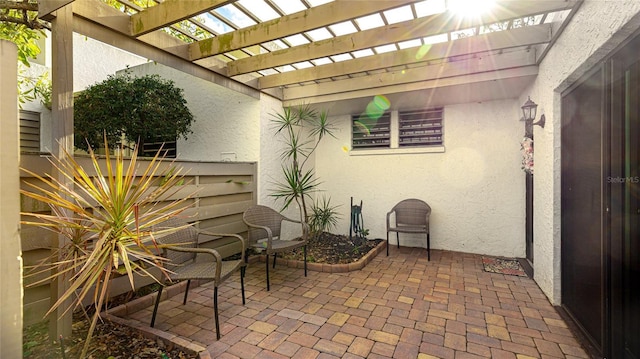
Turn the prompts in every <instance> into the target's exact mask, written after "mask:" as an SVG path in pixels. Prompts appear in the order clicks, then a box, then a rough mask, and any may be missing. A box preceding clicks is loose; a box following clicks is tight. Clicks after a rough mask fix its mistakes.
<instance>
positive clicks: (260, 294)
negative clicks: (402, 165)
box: [129, 247, 587, 359]
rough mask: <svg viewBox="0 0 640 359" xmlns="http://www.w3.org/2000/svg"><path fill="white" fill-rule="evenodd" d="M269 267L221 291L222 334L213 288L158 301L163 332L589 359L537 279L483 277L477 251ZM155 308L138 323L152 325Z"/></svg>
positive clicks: (241, 343) (277, 350) (283, 354)
mask: <svg viewBox="0 0 640 359" xmlns="http://www.w3.org/2000/svg"><path fill="white" fill-rule="evenodd" d="M270 272H271V291H270V292H267V291H266V285H265V271H264V263H253V264H251V265H250V266H249V268H248V270H247V276H246V294H247V302H246V305H244V306H243V305H242V300H241V297H240V279H239V275H236V276H234V278H232V279H231V280H229V281H227V282H225V283H224V284H223V285H222V287H221V288H220V293H219V295H220V321H221V323H220V326H221V334H222V338H221V339H220V341H216V339H215V332H214V331H215V329H214V328H215V325H214V322H213V300H212V296H213V288H212V287H211V286H209V285H207V284H204V285H202V286H200V287H197V288H193V289H191V290H190V292H189V300H188V302H187V304H186V305H182V297H183V296H182V295H180V294H178V295H174V296H172V297H170V298H169V299H168V300H165V301H163V302H162V303H161V304H160V309H159V313H158V317H157V320H156V329H160V330H163V331H166V332H168V333H170V334H174V335H177V336H179V337H181V338H183V339H185V340H188V341H191V342H193V343H194V344H198V345H201V346H203V347H206V348H207V349H208V350H209V353H210V355H211V357H212V358H402V359H405V358H480V357H483V358H488V357H492V358H575V357H578V358H587V355H586V354H585V352H584V351H583V349H582V348H581V347H580V345H579V344H578V342H577V341H576V339H575V338H574V336H573V335H572V334H571V331H570V330H569V329H568V328H567V325H566V324H565V322H564V321H563V320H562V319H561V317H560V316H559V315H558V314H557V313H556V311H555V309H554V308H553V307H552V306H551V304H550V303H549V301H548V300H547V298H546V297H545V295H544V294H543V293H542V291H541V290H540V288H539V287H538V286H537V284H536V283H535V282H534V281H533V280H532V279H529V278H526V277H517V276H508V275H502V274H494V273H487V272H484V271H483V269H482V257H481V256H479V255H473V254H465V253H457V252H447V251H437V250H433V251H432V253H431V261H430V262H427V260H426V251H425V250H424V249H416V248H400V250H398V249H397V248H395V247H394V248H392V249H391V254H390V256H389V257H386V256H385V254H384V252H382V253H380V254H379V255H378V256H377V257H376V258H374V259H373V260H372V261H371V262H370V263H369V264H368V265H367V266H366V267H365V268H364V269H362V270H359V271H354V272H349V273H333V274H329V273H321V272H314V271H309V272H308V277H306V278H305V277H304V274H303V270H302V269H292V268H288V267H285V266H276V269H274V270H271V271H270ZM152 309H153V307H152V306H150V307H147V308H145V309H143V310H140V311H138V312H136V313H133V314H131V315H130V316H129V319H132V320H136V321H140V322H141V323H143V324H146V325H147V326H148V323H149V320H150V318H151V310H152Z"/></svg>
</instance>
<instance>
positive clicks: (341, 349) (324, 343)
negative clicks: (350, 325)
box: [313, 339, 348, 358]
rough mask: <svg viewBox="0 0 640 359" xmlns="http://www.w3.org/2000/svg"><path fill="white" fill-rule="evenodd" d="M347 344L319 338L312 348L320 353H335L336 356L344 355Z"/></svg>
mask: <svg viewBox="0 0 640 359" xmlns="http://www.w3.org/2000/svg"><path fill="white" fill-rule="evenodd" d="M347 348H348V347H347V346H346V345H344V344H341V343H336V342H333V341H331V340H327V339H320V340H319V341H318V342H317V343H316V344H315V345H314V346H313V349H315V350H318V351H320V352H322V353H328V354H331V355H335V356H337V357H338V358H339V357H341V356H342V355H344V353H346V352H347Z"/></svg>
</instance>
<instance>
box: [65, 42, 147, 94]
mask: <svg viewBox="0 0 640 359" xmlns="http://www.w3.org/2000/svg"><path fill="white" fill-rule="evenodd" d="M73 48H74V51H73V91H81V90H83V89H85V88H87V86H89V85H93V84H95V83H97V82H100V81H102V80H105V79H106V78H107V76H108V75H114V74H115V73H116V71H119V70H122V69H124V68H126V67H127V66H129V67H132V66H136V65H140V64H144V63H146V62H148V60H147V59H145V58H143V57H140V56H137V55H134V54H131V53H129V52H126V51H123V50H120V49H118V48H115V47H113V46H110V45H107V44H105V43H103V42H100V41H97V40H94V39H92V38H90V37H86V36H83V35H80V34H76V33H74V34H73Z"/></svg>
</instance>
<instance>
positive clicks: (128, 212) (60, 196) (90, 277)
mask: <svg viewBox="0 0 640 359" xmlns="http://www.w3.org/2000/svg"><path fill="white" fill-rule="evenodd" d="M105 148H108V144H107V143H106V140H105ZM121 153H122V151H119V152H116V155H115V156H111V155H109V154H108V153H107V155H106V158H105V159H104V160H102V161H101V160H100V159H99V158H98V157H97V156H96V155H95V154H94V152H93V151H92V150H91V151H90V163H91V165H90V166H89V167H90V169H85V168H83V166H81V165H80V164H79V163H78V162H77V161H76V160H75V159H74V158H73V157H72V156H70V155H69V153H65V154H64V156H60V158H57V157H52V158H51V159H50V162H51V165H52V169H53V170H54V171H55V172H57V173H59V174H60V176H58V178H56V177H53V176H51V175H44V176H41V175H38V174H36V173H34V172H32V171H29V170H26V169H22V170H23V171H24V172H26V173H28V174H29V175H30V176H32V177H35V178H36V179H38V180H39V182H24V184H25V186H26V189H24V190H21V193H22V194H23V195H24V196H27V197H30V198H33V199H35V200H37V201H41V202H43V203H45V204H46V205H48V206H49V207H50V209H51V212H50V213H41V212H40V213H38V212H34V213H26V212H23V213H22V215H23V218H25V219H24V220H23V222H22V223H23V224H26V225H35V226H39V227H42V228H45V229H48V230H50V231H52V232H54V234H55V235H57V236H62V237H63V239H65V241H64V245H63V246H61V247H60V248H56V249H55V250H53V251H52V253H51V255H50V257H49V258H47V259H45V260H44V261H42V262H40V263H39V264H37V265H35V266H34V267H33V268H31V270H30V272H29V273H27V275H34V276H38V277H41V276H44V278H43V279H41V280H38V281H36V282H34V283H33V284H32V285H37V284H41V283H44V282H49V281H51V280H54V279H56V280H58V281H60V280H64V281H68V282H69V285H68V287H67V288H66V290H65V291H64V292H63V293H62V294H61V295H60V296H59V298H57V300H56V301H55V302H54V303H53V304H52V306H51V308H50V310H49V311H48V312H47V315H49V314H51V313H52V312H53V311H54V310H56V309H57V308H61V309H62V310H63V313H66V312H67V311H68V310H71V309H73V308H77V307H82V303H83V299H85V297H87V296H90V298H92V300H93V302H92V306H93V307H94V308H95V311H94V314H93V316H92V318H91V325H90V327H89V331H88V334H87V338H86V341H85V343H84V347H83V350H82V353H81V355H80V356H81V358H83V357H85V356H86V353H87V350H88V348H89V343H90V340H91V337H92V335H93V331H94V329H95V327H96V323H97V321H98V319H99V317H100V312H101V309H102V308H103V306H104V305H105V304H106V302H107V301H108V292H109V284H110V280H111V279H112V278H114V277H115V276H118V275H127V276H128V278H129V282H130V284H131V287H132V289H134V288H135V287H134V274H136V275H142V276H152V274H151V273H150V269H151V268H160V269H161V272H163V273H164V270H163V269H162V268H163V263H162V261H163V260H164V259H163V258H161V257H159V256H158V255H157V253H158V246H157V245H156V243H155V240H154V236H156V235H160V234H163V233H161V232H154V230H153V228H154V225H157V224H159V223H161V222H163V221H164V220H166V219H168V218H170V217H173V216H176V215H178V214H179V213H181V212H182V211H184V210H185V209H186V208H187V207H188V205H187V203H188V202H187V200H188V198H189V197H191V196H186V198H185V197H184V196H181V198H180V199H178V200H171V201H168V200H167V199H168V198H169V197H170V195H171V194H173V193H174V191H177V190H178V189H179V188H177V187H176V186H177V185H179V184H181V183H182V181H183V177H184V175H183V174H182V170H181V169H176V168H175V167H172V166H169V169H167V168H168V167H167V166H165V165H164V164H163V157H162V156H161V155H160V153H161V152H158V154H156V156H155V157H153V158H152V159H151V160H150V161H148V162H147V163H146V166H145V164H144V163H139V162H138V161H137V156H136V153H137V152H136V151H134V152H133V153H134V155H133V156H132V157H131V158H130V159H129V160H128V161H127V160H125V159H124V158H123V156H122V155H121ZM91 173H95V174H93V175H92V174H91ZM69 184H72V185H69ZM165 232H166V231H165ZM50 273H53V274H50ZM156 280H158V279H156ZM67 303H70V304H67ZM67 305H68V307H67ZM52 320H56V318H53V319H52Z"/></svg>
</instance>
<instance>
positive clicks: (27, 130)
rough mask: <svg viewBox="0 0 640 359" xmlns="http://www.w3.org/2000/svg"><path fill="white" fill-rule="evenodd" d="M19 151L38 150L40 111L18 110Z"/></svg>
mask: <svg viewBox="0 0 640 359" xmlns="http://www.w3.org/2000/svg"><path fill="white" fill-rule="evenodd" d="M20 151H21V152H40V113H38V112H31V111H22V110H21V111H20Z"/></svg>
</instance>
